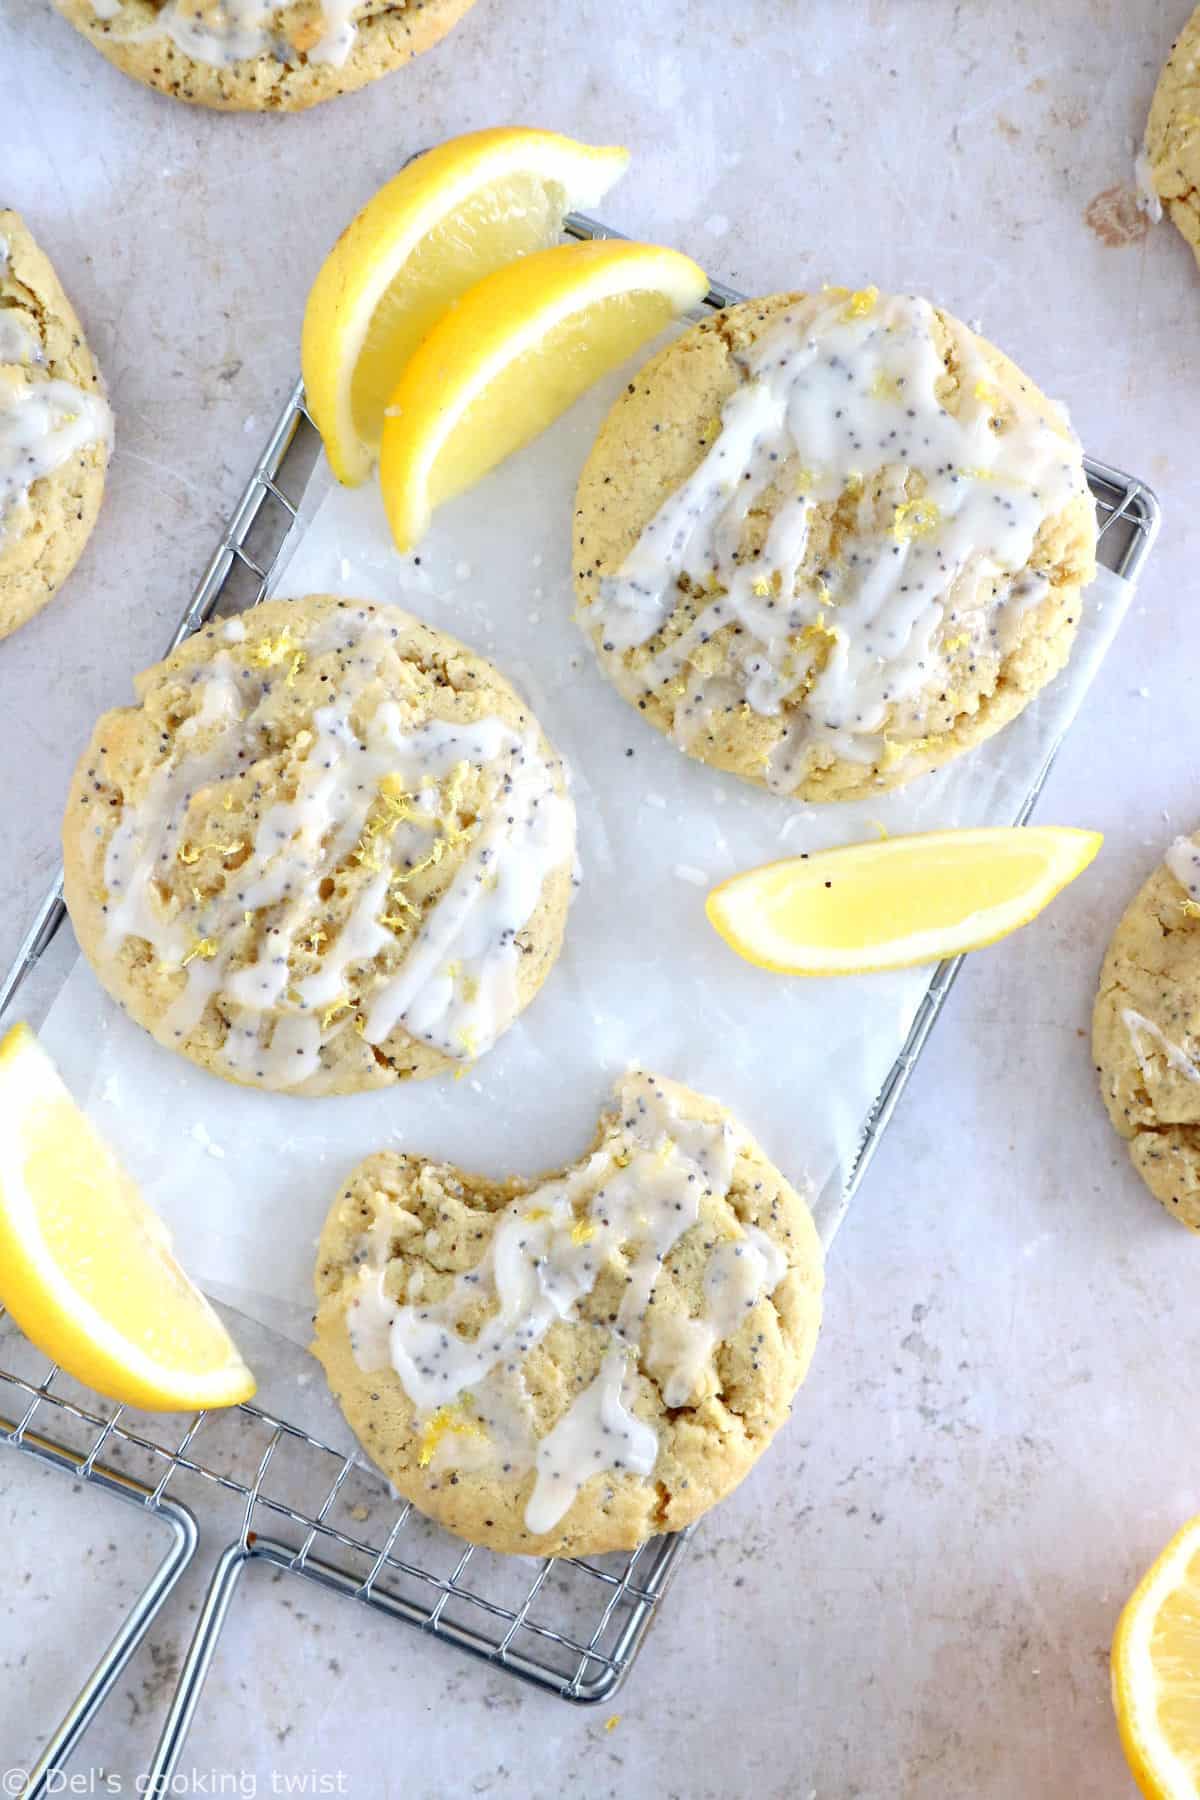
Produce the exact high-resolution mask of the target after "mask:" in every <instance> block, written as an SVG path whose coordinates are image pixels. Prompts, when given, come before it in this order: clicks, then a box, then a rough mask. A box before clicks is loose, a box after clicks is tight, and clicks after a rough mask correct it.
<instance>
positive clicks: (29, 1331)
mask: <svg viewBox="0 0 1200 1800" xmlns="http://www.w3.org/2000/svg"><path fill="white" fill-rule="evenodd" d="M0 1304H2V1305H3V1306H5V1307H6V1308H7V1309H8V1311H9V1312H10V1313H11V1314H12V1316H13V1318H14V1319H15V1320H16V1322H17V1324H18V1325H19V1326H20V1327H21V1329H22V1330H23V1331H24V1332H25V1334H26V1336H27V1337H28V1338H29V1339H30V1340H31V1341H32V1342H33V1343H34V1344H36V1345H37V1347H38V1348H39V1349H40V1350H42V1351H44V1352H45V1354H46V1355H47V1356H50V1357H52V1358H53V1359H54V1361H55V1362H57V1363H59V1364H60V1365H61V1367H62V1368H64V1369H65V1370H66V1371H67V1373H68V1374H70V1375H73V1376H75V1377H76V1378H77V1379H78V1380H79V1381H82V1382H84V1383H85V1384H86V1385H87V1386H89V1387H92V1388H94V1389H95V1390H96V1391H97V1392H98V1393H101V1394H107V1395H108V1396H109V1397H110V1398H112V1399H115V1400H121V1401H124V1402H126V1403H128V1404H130V1405H136V1406H143V1407H147V1408H153V1409H163V1410H175V1409H190V1408H193V1407H200V1406H225V1405H231V1404H234V1403H235V1402H237V1401H240V1400H246V1399H248V1398H249V1397H250V1395H251V1394H252V1393H253V1392H254V1380H253V1377H252V1376H251V1374H250V1372H249V1370H248V1369H247V1368H246V1366H245V1364H244V1363H243V1362H242V1360H241V1358H240V1357H239V1356H238V1353H237V1351H236V1349H235V1348H234V1345H233V1343H232V1341H231V1339H230V1337H229V1335H228V1333H227V1332H226V1330H225V1327H224V1326H223V1325H222V1323H221V1321H220V1319H219V1318H218V1317H217V1315H216V1313H215V1312H214V1311H213V1310H212V1308H211V1307H210V1306H209V1304H208V1302H207V1300H205V1299H204V1297H203V1295H201V1294H200V1293H199V1292H198V1290H197V1289H196V1288H194V1287H193V1286H192V1284H191V1282H190V1281H189V1280H188V1278H187V1276H186V1275H185V1274H184V1273H183V1270H182V1269H181V1268H180V1267H179V1265H178V1263H177V1262H176V1261H175V1259H174V1257H173V1256H172V1255H171V1249H170V1237H169V1234H168V1233H167V1230H166V1228H165V1226H164V1225H163V1223H162V1221H161V1220H160V1219H159V1218H158V1217H157V1216H156V1215H155V1214H154V1213H153V1212H152V1211H151V1210H150V1208H149V1207H148V1206H147V1205H146V1203H145V1201H144V1200H143V1199H142V1198H141V1196H140V1194H139V1193H138V1191H137V1188H136V1186H135V1185H134V1183H133V1181H132V1179H131V1178H130V1177H129V1176H128V1175H127V1174H126V1172H125V1171H124V1169H122V1167H121V1165H120V1163H119V1162H118V1161H117V1159H116V1157H115V1156H114V1155H113V1152H112V1151H111V1150H110V1149H109V1147H108V1145H107V1144H105V1142H104V1141H103V1139H102V1138H101V1137H100V1136H99V1134H98V1133H97V1132H96V1131H95V1130H94V1128H93V1127H92V1126H91V1125H90V1124H89V1122H88V1120H87V1119H86V1117H85V1116H84V1115H83V1113H82V1112H80V1111H79V1109H78V1107H77V1106H76V1105H75V1102H74V1101H73V1100H72V1099H71V1096H70V1094H69V1093H68V1091H67V1089H66V1087H65V1086H64V1085H63V1083H62V1081H61V1079H60V1077H59V1075H58V1073H57V1071H56V1070H55V1068H54V1065H53V1064H52V1063H51V1061H50V1059H49V1057H48V1056H47V1055H46V1054H45V1052H44V1051H43V1050H42V1049H41V1047H40V1046H39V1044H38V1042H37V1039H36V1038H35V1037H34V1035H33V1033H32V1032H31V1031H30V1030H29V1029H28V1027H27V1026H24V1025H16V1026H14V1027H13V1028H12V1030H11V1031H9V1032H8V1034H7V1036H6V1037H5V1038H4V1040H3V1042H2V1043H0Z"/></svg>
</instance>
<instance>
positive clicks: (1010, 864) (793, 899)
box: [706, 825, 1103, 975]
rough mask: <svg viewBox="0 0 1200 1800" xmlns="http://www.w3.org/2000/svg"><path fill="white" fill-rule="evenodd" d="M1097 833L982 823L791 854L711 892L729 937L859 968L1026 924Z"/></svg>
mask: <svg viewBox="0 0 1200 1800" xmlns="http://www.w3.org/2000/svg"><path fill="white" fill-rule="evenodd" d="M1102 842H1103V839H1102V837H1101V835H1100V833H1099V832H1098V831H1077V830H1074V829H1072V828H1071V827H1069V826H1059V825H1046V826H1024V827H1021V828H1019V829H1017V828H1011V827H1006V826H996V827H981V828H979V829H976V830H967V831H929V832H922V833H919V834H916V835H914V836H912V837H893V838H886V839H884V840H882V841H877V840H874V839H873V840H872V841H871V842H870V843H865V844H847V845H846V846H845V848H843V849H840V850H822V851H819V852H817V853H815V854H813V855H811V856H792V857H788V858H787V860H786V861H784V862H775V863H767V864H766V865H765V866H764V867H762V868H760V869H751V870H749V871H748V872H747V873H746V874H744V875H735V876H733V878H732V879H731V880H729V881H725V882H722V884H721V885H720V887H715V888H713V890H712V892H711V893H710V894H709V896H708V900H707V903H706V910H707V913H708V918H709V922H710V924H712V925H713V926H714V927H715V929H716V930H717V931H719V932H720V934H721V936H722V937H723V938H724V939H725V942H726V943H727V944H729V945H730V947H731V948H732V949H734V950H736V951H737V953H738V955H739V956H743V957H745V959H746V961H747V962H752V963H757V964H758V965H759V967H760V968H764V969H777V970H778V971H779V972H780V973H781V974H784V975H858V974H865V973H866V972H868V971H869V970H873V969H904V968H908V967H909V966H910V965H912V964H913V963H926V962H940V961H941V960H942V958H943V957H946V956H957V955H959V953H960V952H961V951H963V950H978V949H980V948H981V947H982V946H983V945H984V944H993V943H995V941H996V939H997V938H1002V937H1006V936H1007V935H1008V933H1009V932H1010V931H1015V930H1016V929H1017V927H1018V926H1019V925H1027V924H1028V923H1029V921H1030V919H1033V918H1036V917H1037V915H1038V913H1040V912H1041V910H1042V908H1043V907H1044V906H1046V905H1047V904H1048V903H1049V902H1050V901H1051V900H1053V898H1054V896H1055V894H1057V893H1059V892H1061V890H1062V889H1063V888H1064V887H1066V885H1067V883H1068V882H1069V881H1074V879H1075V877H1076V876H1077V875H1079V874H1081V873H1082V872H1083V870H1084V869H1086V868H1087V866H1088V864H1089V863H1090V862H1091V860H1092V858H1093V857H1094V856H1095V854H1096V852H1097V851H1098V850H1099V848H1100V845H1101V843H1102Z"/></svg>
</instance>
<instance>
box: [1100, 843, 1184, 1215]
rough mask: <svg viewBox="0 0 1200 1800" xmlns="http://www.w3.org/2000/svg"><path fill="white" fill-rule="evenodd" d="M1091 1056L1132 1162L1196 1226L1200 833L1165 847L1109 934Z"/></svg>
mask: <svg viewBox="0 0 1200 1800" xmlns="http://www.w3.org/2000/svg"><path fill="white" fill-rule="evenodd" d="M1092 1056H1093V1060H1094V1062H1095V1064H1096V1072H1097V1074H1098V1076H1099V1078H1100V1091H1101V1094H1102V1096H1103V1099H1104V1104H1105V1106H1106V1107H1107V1109H1108V1116H1109V1118H1110V1119H1111V1121H1112V1123H1113V1126H1114V1127H1115V1129H1116V1130H1117V1131H1118V1132H1119V1133H1120V1135H1121V1136H1122V1137H1123V1138H1124V1139H1125V1140H1126V1142H1127V1143H1128V1146H1129V1156H1130V1160H1131V1161H1132V1163H1133V1166H1134V1168H1135V1169H1136V1170H1137V1172H1138V1174H1139V1175H1140V1176H1141V1178H1142V1180H1143V1181H1144V1182H1145V1184H1146V1186H1147V1187H1148V1188H1149V1189H1150V1192H1151V1193H1152V1194H1153V1195H1154V1196H1155V1198H1156V1199H1157V1200H1159V1201H1161V1203H1162V1205H1163V1206H1164V1207H1165V1208H1166V1210H1167V1211H1168V1212H1169V1213H1170V1215H1171V1217H1172V1218H1173V1219H1178V1220H1180V1222H1181V1223H1182V1224H1184V1225H1187V1226H1189V1227H1190V1229H1191V1230H1192V1231H1200V833H1197V834H1196V836H1194V837H1191V838H1187V837H1180V838H1176V839H1175V841H1174V843H1172V844H1171V845H1170V846H1169V847H1168V849H1167V852H1166V854H1165V856H1164V857H1163V860H1162V861H1161V862H1160V863H1159V864H1158V866H1157V868H1156V869H1155V870H1154V871H1153V873H1152V874H1151V875H1150V876H1149V877H1148V879H1147V880H1146V881H1145V882H1143V884H1142V886H1141V887H1140V888H1139V889H1138V892H1137V893H1136V894H1135V895H1134V897H1133V899H1132V900H1131V901H1130V903H1129V905H1128V906H1127V907H1126V909H1125V912H1124V913H1123V915H1122V917H1121V921H1120V923H1119V924H1118V926H1117V929H1116V930H1115V931H1114V933H1113V936H1112V942H1111V943H1110V944H1109V946H1108V951H1107V953H1106V955H1105V958H1104V967H1103V969H1102V970H1101V973H1100V989H1099V992H1098V993H1097V995H1096V1004H1095V1007H1094V1009H1093V1012H1092Z"/></svg>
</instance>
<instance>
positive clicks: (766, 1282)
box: [313, 1071, 823, 1556]
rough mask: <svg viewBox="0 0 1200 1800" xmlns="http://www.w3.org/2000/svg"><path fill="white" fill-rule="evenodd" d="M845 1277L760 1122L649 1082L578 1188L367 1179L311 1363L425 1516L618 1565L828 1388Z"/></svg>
mask: <svg viewBox="0 0 1200 1800" xmlns="http://www.w3.org/2000/svg"><path fill="white" fill-rule="evenodd" d="M822 1279H823V1276H822V1255H821V1247H820V1243H819V1241H818V1238H817V1234H816V1231H815V1228H814V1226H813V1222H812V1218H811V1216H810V1213H809V1210H808V1206H807V1204H806V1202H805V1200H804V1198H802V1197H801V1195H800V1194H799V1193H797V1191H796V1189H795V1188H794V1187H792V1186H791V1185H790V1183H789V1182H788V1181H787V1180H786V1179H785V1178H784V1177H783V1175H781V1174H780V1172H779V1170H778V1169H776V1168H775V1167H773V1166H772V1164H771V1163H770V1162H769V1161H768V1159H767V1157H766V1155H765V1154H764V1152H763V1151H762V1150H761V1149H760V1148H759V1146H758V1145H757V1144H756V1143H755V1142H754V1141H753V1139H752V1138H751V1137H750V1136H749V1135H748V1133H747V1132H746V1131H745V1130H744V1129H743V1127H742V1126H741V1125H739V1124H738V1123H737V1122H736V1121H735V1120H734V1119H733V1118H732V1117H731V1116H730V1115H729V1113H727V1112H726V1110H725V1109H724V1108H723V1107H722V1106H720V1105H719V1104H718V1103H717V1102H716V1101H714V1100H711V1099H707V1098H705V1097H703V1096H702V1095H699V1094H696V1093H693V1092H692V1091H691V1090H689V1089H688V1088H685V1087H682V1086H680V1085H679V1084H677V1083H675V1082H671V1081H666V1080H664V1079H662V1078H661V1077H656V1076H651V1075H647V1074H644V1073H642V1072H639V1071H633V1072H631V1073H630V1074H629V1075H628V1076H626V1077H625V1078H624V1079H623V1081H621V1082H619V1083H618V1084H617V1092H616V1097H615V1101H614V1104H613V1106H612V1109H611V1110H610V1111H608V1112H606V1113H605V1114H604V1115H603V1116H602V1118H601V1120H600V1122H599V1126H598V1129H597V1133H596V1137H595V1139H594V1141H593V1143H592V1145H591V1148H590V1149H589V1151H588V1152H587V1154H586V1155H585V1156H584V1157H582V1158H581V1159H580V1161H579V1162H578V1163H576V1164H574V1165H572V1167H571V1168H569V1169H566V1170H562V1171H560V1172H557V1173H556V1174H554V1175H550V1176H545V1177H542V1178H540V1179H536V1180H525V1179H520V1178H514V1179H512V1180H509V1181H494V1180H489V1179H486V1178H484V1177H482V1176H478V1175H471V1174H467V1173H465V1172H464V1171H462V1170H461V1169H458V1168H455V1167H453V1166H452V1165H449V1164H445V1163H432V1162H426V1161H425V1160H424V1159H422V1158H421V1157H418V1156H410V1155H402V1154H400V1153H398V1152H395V1151H385V1152H382V1153H381V1154H379V1155H376V1156H372V1157H369V1158H368V1159H367V1160H366V1161H365V1162H363V1163H361V1164H360V1165H359V1166H358V1168H356V1169H355V1170H354V1171H353V1173H352V1174H351V1176H350V1177H349V1179H348V1180H347V1182H346V1183H345V1185H344V1187H343V1188H342V1191H341V1192H340V1193H339V1195H338V1197H337V1199H336V1201H335V1202H334V1205H333V1207H332V1208H331V1210H330V1213H329V1217H328V1219H327V1220H326V1223H325V1227H324V1230H323V1232H322V1235H321V1240H320V1245H319V1248H318V1255H317V1266H316V1274H315V1288H316V1295H317V1313H316V1340H315V1343H314V1346H313V1349H314V1352H315V1354H316V1356H317V1357H318V1358H319V1359H320V1361H321V1363H322V1365H323V1366H324V1369H325V1373H326V1375H327V1377H328V1380H329V1383H330V1386H331V1387H332V1389H333V1392H334V1394H335V1395H336V1396H337V1398H338V1400H339V1402H340V1404H341V1406H342V1410H343V1411H344V1413H345V1415H346V1417H347V1419H348V1421H349V1423H350V1425H351V1426H352V1427H353V1429H354V1431H355V1434H356V1435H357V1437H358V1438H359V1440H360V1442H361V1443H362V1445H363V1447H364V1449H365V1450H366V1451H367V1454H368V1455H369V1456H370V1457H371V1459H372V1461H374V1462H375V1463H376V1464H377V1465H378V1466H379V1468H381V1469H382V1470H383V1472H384V1473H385V1474H386V1475H387V1476H388V1477H389V1479H390V1480H391V1481H392V1482H394V1483H395V1485H396V1487H397V1488H398V1489H399V1491H400V1492H401V1493H402V1494H403V1495H404V1496H405V1497H406V1498H408V1499H411V1500H412V1501H413V1502H414V1504H415V1505H416V1506H417V1507H419V1508H420V1510H421V1511H422V1512H424V1513H426V1514H428V1515H429V1516H430V1517H432V1518H434V1519H436V1520H438V1521H439V1522H440V1523H441V1524H443V1525H445V1526H446V1527H448V1528H449V1529H450V1530H451V1531H455V1532H457V1533H458V1534H459V1535H460V1536H462V1537H465V1538H468V1539H469V1540H470V1541H471V1542H473V1543H479V1544H486V1545H489V1546H490V1547H491V1548H493V1549H497V1550H503V1551H511V1552H516V1553H519V1554H530V1555H553V1556H559V1555H597V1554H600V1553H602V1552H604V1551H608V1550H618V1549H628V1548H631V1547H632V1546H634V1545H636V1544H638V1543H641V1542H642V1541H643V1540H644V1539H646V1538H647V1537H650V1536H652V1535H653V1534H655V1533H657V1532H661V1531H677V1530H679V1529H680V1528H681V1527H683V1526H685V1525H687V1524H690V1523H691V1522H692V1520H694V1519H696V1518H698V1517H699V1516H700V1514H701V1513H703V1512H704V1511H706V1510H707V1508H708V1507H710V1506H712V1505H713V1504H715V1502H717V1501H718V1500H720V1499H721V1498H722V1497H723V1496H724V1495H726V1494H727V1493H729V1492H730V1490H731V1489H732V1488H734V1487H735V1486H736V1485H737V1483H738V1482H739V1481H741V1479H742V1478H743V1476H744V1475H745V1474H746V1473H747V1472H748V1470H749V1469H750V1468H751V1466H752V1465H753V1463H754V1462H755V1461H756V1460H757V1458H758V1457H759V1456H760V1455H761V1454H762V1452H763V1450H765V1449H766V1447H767V1446H768V1444H769V1443H770V1441H771V1438H772V1437H773V1435H774V1433H775V1432H776V1430H777V1429H778V1428H779V1426H780V1425H781V1424H782V1423H783V1422H784V1420H785V1419H786V1418H787V1416H788V1413H789V1410H790V1408H791V1405H792V1401H793V1398H794V1396H795V1393H796V1390H797V1389H798V1388H799V1386H800V1384H801V1382H802V1381H803V1379H804V1376H805V1374H806V1372H807V1369H808V1365H809V1361H810V1359H811V1356H812V1352H813V1347H814V1344H815V1341H816V1335H817V1329H818V1326H819V1323H820V1312H821V1289H822Z"/></svg>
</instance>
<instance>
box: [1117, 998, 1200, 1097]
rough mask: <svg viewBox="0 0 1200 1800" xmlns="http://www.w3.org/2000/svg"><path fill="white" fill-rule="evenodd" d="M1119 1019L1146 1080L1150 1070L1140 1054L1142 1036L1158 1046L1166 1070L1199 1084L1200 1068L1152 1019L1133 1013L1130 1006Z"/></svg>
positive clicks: (1144, 1058) (1142, 1014)
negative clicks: (1123, 1024) (1169, 1069)
mask: <svg viewBox="0 0 1200 1800" xmlns="http://www.w3.org/2000/svg"><path fill="white" fill-rule="evenodd" d="M1121 1018H1122V1019H1123V1021H1124V1023H1125V1029H1126V1031H1127V1032H1128V1033H1129V1041H1130V1043H1131V1044H1132V1045H1133V1053H1134V1055H1135V1056H1136V1057H1137V1059H1138V1068H1139V1069H1140V1070H1141V1071H1142V1074H1143V1076H1144V1077H1145V1078H1146V1079H1147V1080H1148V1079H1149V1077H1150V1069H1149V1065H1148V1062H1147V1059H1146V1057H1145V1056H1144V1055H1143V1054H1142V1046H1141V1044H1140V1042H1139V1041H1138V1040H1139V1038H1140V1037H1142V1036H1145V1037H1148V1038H1151V1039H1152V1040H1153V1041H1154V1042H1155V1043H1156V1044H1157V1045H1158V1047H1159V1049H1160V1050H1161V1051H1162V1053H1163V1056H1164V1057H1165V1058H1166V1061H1167V1066H1168V1068H1172V1069H1174V1071H1175V1073H1176V1074H1177V1075H1182V1076H1183V1078H1184V1080H1185V1081H1195V1082H1200V1067H1197V1065H1196V1064H1195V1063H1194V1062H1193V1061H1192V1059H1191V1057H1190V1056H1189V1055H1188V1053H1187V1051H1186V1050H1184V1049H1182V1048H1181V1046H1180V1045H1179V1044H1173V1043H1172V1042H1171V1040H1170V1038H1169V1037H1167V1035H1166V1033H1165V1032H1164V1031H1163V1029H1162V1027H1161V1026H1160V1025H1156V1024H1155V1023H1154V1020H1153V1019H1148V1018H1146V1016H1145V1014H1144V1013H1140V1012H1135V1011H1134V1009H1133V1007H1131V1006H1127V1007H1125V1008H1124V1010H1123V1011H1122V1013H1121Z"/></svg>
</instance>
